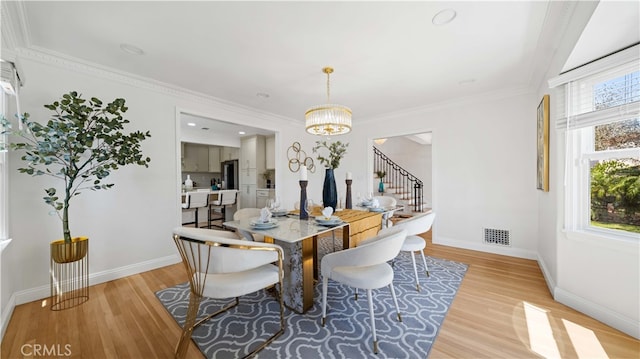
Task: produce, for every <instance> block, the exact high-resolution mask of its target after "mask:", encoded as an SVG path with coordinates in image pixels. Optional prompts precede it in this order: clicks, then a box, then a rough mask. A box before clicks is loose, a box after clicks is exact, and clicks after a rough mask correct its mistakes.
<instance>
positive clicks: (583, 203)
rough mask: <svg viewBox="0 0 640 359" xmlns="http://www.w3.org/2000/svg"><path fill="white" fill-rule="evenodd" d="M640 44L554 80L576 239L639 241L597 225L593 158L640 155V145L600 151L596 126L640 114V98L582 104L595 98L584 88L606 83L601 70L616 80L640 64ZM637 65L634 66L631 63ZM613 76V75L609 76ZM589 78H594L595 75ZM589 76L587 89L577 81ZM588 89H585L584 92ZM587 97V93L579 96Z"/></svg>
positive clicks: (569, 227)
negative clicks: (594, 106)
mask: <svg viewBox="0 0 640 359" xmlns="http://www.w3.org/2000/svg"><path fill="white" fill-rule="evenodd" d="M639 48H640V46H634V47H632V48H629V49H626V50H623V51H621V52H619V53H617V54H614V55H611V56H608V57H605V58H603V59H601V60H598V61H596V62H593V63H591V64H588V65H586V66H583V67H581V68H578V69H577V70H574V71H570V72H568V73H565V74H562V75H560V76H558V77H556V78H554V79H551V80H549V86H550V87H551V88H554V87H560V91H559V93H560V94H559V96H557V101H556V102H557V103H559V104H560V108H558V111H557V114H558V115H557V116H556V117H557V118H555V120H556V127H557V128H558V130H559V131H560V133H563V132H564V134H565V135H566V137H565V139H566V144H565V145H566V150H565V181H564V185H565V187H564V189H565V193H564V197H565V198H564V231H565V233H566V234H567V236H568V237H569V238H573V239H603V238H609V239H613V240H622V241H625V242H628V241H631V242H633V243H638V241H639V240H640V236H639V235H638V234H637V233H631V232H628V231H622V230H615V229H608V228H602V227H596V226H592V225H591V185H590V181H591V171H590V161H591V160H604V159H621V158H640V148H633V149H619V150H606V151H595V146H594V128H595V126H596V125H603V124H608V123H614V122H617V121H619V120H623V119H629V118H638V117H639V116H640V103H639V102H638V101H636V102H632V103H629V104H626V105H622V106H618V107H613V108H609V109H603V110H597V111H594V112H587V113H583V112H582V111H583V110H584V109H579V105H576V103H577V102H582V103H581V104H580V105H584V104H585V103H588V101H590V100H591V99H593V96H592V95H591V94H589V93H588V92H586V94H585V92H584V89H587V90H590V89H592V88H593V85H594V84H596V83H600V82H602V81H603V78H602V77H599V74H601V73H603V72H605V71H606V72H608V74H607V75H605V77H604V80H605V81H606V79H609V78H610V79H613V78H615V77H616V76H615V75H611V74H612V73H615V72H616V71H617V70H618V69H620V70H622V69H625V70H624V71H623V72H625V73H628V69H629V68H632V69H637V68H640V59H638V50H639ZM630 66H631V67H630ZM608 76H610V77H608ZM589 77H593V78H592V79H589ZM584 79H586V80H587V81H589V82H587V81H584ZM580 80H583V81H582V82H581V85H585V86H584V87H580V88H578V87H574V83H573V82H577V81H580ZM579 91H582V93H578V92H579ZM579 96H582V97H579Z"/></svg>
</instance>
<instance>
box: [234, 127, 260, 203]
mask: <svg viewBox="0 0 640 359" xmlns="http://www.w3.org/2000/svg"><path fill="white" fill-rule="evenodd" d="M239 162H240V163H239V165H240V188H241V192H240V206H241V208H247V207H255V206H256V188H257V183H258V176H261V175H262V174H263V173H264V172H265V171H266V168H265V137H264V136H260V135H257V136H251V137H244V138H242V139H241V140H240V161H239Z"/></svg>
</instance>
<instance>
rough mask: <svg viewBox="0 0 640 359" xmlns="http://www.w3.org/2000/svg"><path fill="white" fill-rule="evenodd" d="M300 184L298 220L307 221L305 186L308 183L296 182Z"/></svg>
mask: <svg viewBox="0 0 640 359" xmlns="http://www.w3.org/2000/svg"><path fill="white" fill-rule="evenodd" d="M298 182H299V183H300V219H309V212H307V184H308V183H309V181H298Z"/></svg>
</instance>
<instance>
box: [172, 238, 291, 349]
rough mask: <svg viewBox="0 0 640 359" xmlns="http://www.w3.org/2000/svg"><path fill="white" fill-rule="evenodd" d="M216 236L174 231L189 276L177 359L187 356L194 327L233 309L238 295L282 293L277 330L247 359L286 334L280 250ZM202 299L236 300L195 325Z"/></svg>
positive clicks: (267, 245) (274, 246)
mask: <svg viewBox="0 0 640 359" xmlns="http://www.w3.org/2000/svg"><path fill="white" fill-rule="evenodd" d="M216 232H217V231H212V230H209V229H202V228H185V227H178V228H175V229H174V231H173V240H174V242H175V244H176V246H177V247H178V252H180V257H181V258H182V263H183V264H184V267H185V269H186V271H187V276H188V278H189V287H190V294H189V307H188V309H187V317H186V320H185V323H184V327H183V328H182V335H181V337H180V341H179V342H178V345H177V347H176V352H175V357H176V358H184V357H185V355H186V353H187V349H188V347H189V342H190V339H191V334H192V333H193V330H194V329H195V328H196V327H197V326H198V325H200V324H202V323H204V322H205V321H207V320H209V319H211V318H213V317H215V316H216V315H218V314H220V313H222V312H225V311H227V310H229V309H231V308H233V307H235V306H237V305H238V304H239V297H240V296H243V295H246V294H249V293H253V292H256V291H258V290H262V289H265V288H268V287H271V286H274V285H278V287H279V291H280V295H278V297H279V302H280V329H279V330H278V331H277V332H276V333H275V334H273V335H272V336H270V337H269V338H268V339H267V340H266V341H265V342H264V343H263V344H261V345H260V346H258V347H257V348H255V349H254V350H253V351H252V352H250V353H249V354H247V356H246V357H250V356H253V355H255V354H256V353H257V352H258V351H260V350H262V349H263V348H264V347H266V346H267V345H268V344H269V343H271V342H272V341H273V340H275V339H276V338H277V337H279V336H280V335H282V333H284V330H285V320H284V302H283V299H282V281H283V277H284V272H283V268H282V259H283V251H282V248H281V247H280V246H278V245H275V244H270V243H253V242H248V241H243V240H240V239H231V238H224V237H221V236H216ZM228 233H230V234H233V233H231V232H228ZM274 263H275V264H274ZM204 297H209V298H215V299H227V298H234V297H235V301H234V302H232V303H231V304H229V305H227V306H225V307H224V308H222V309H220V310H218V311H216V312H215V313H211V314H208V315H207V316H206V317H204V318H202V319H199V320H198V321H197V322H196V319H197V318H196V317H197V315H198V310H199V308H200V303H201V301H202V299H203V298H204ZM231 315H233V314H231ZM240 320H241V319H240Z"/></svg>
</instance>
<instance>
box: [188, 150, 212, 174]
mask: <svg viewBox="0 0 640 359" xmlns="http://www.w3.org/2000/svg"><path fill="white" fill-rule="evenodd" d="M182 152H183V155H184V161H182V164H183V166H182V170H183V171H185V172H209V146H206V145H199V144H195V143H185V144H184V151H182Z"/></svg>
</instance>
